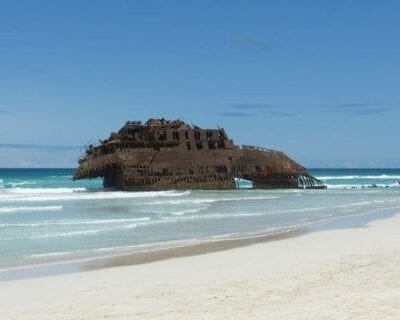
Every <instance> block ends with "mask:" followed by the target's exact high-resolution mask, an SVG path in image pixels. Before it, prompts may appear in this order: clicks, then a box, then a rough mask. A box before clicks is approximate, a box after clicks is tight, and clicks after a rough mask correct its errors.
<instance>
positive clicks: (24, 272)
mask: <svg viewBox="0 0 400 320" xmlns="http://www.w3.org/2000/svg"><path fill="white" fill-rule="evenodd" d="M399 210H400V207H397V206H396V207H392V208H379V209H375V210H372V211H369V212H365V213H362V214H357V215H350V216H343V217H334V218H332V219H327V220H323V221H320V222H317V223H313V224H306V225H304V226H298V227H296V228H286V229H284V228H283V229H281V230H277V231H276V232H272V231H263V230H259V231H256V232H251V233H242V234H235V235H230V236H229V237H226V236H224V237H218V238H214V239H204V240H192V241H190V242H189V243H187V242H182V243H179V244H176V245H166V246H156V247H154V248H153V249H146V250H143V251H140V250H139V251H132V252H125V253H120V254H114V255H108V256H99V257H92V258H86V259H78V260H73V261H59V262H53V263H44V264H39V265H27V266H20V267H15V268H9V269H5V270H2V271H1V272H0V283H1V282H5V281H13V280H21V279H29V278H36V277H46V276H56V275H62V274H67V273H78V272H85V271H92V270H98V269H104V268H114V267H121V266H130V265H132V266H133V265H141V264H148V263H153V262H157V261H163V260H169V259H174V258H182V257H190V256H197V255H203V254H209V253H213V252H220V251H226V250H231V249H235V248H241V247H247V246H251V245H255V244H259V243H267V242H271V241H279V240H284V239H290V238H295V237H299V236H302V235H305V234H308V233H313V232H318V231H321V230H335V229H348V228H360V227H364V226H366V225H367V224H368V223H370V222H372V221H375V220H380V219H385V218H389V217H391V216H394V215H396V214H397V213H398V212H399Z"/></svg>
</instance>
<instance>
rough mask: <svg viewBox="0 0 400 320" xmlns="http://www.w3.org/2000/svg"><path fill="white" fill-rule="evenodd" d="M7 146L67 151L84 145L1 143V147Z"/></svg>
mask: <svg viewBox="0 0 400 320" xmlns="http://www.w3.org/2000/svg"><path fill="white" fill-rule="evenodd" d="M6 148H8V149H36V150H52V151H65V150H80V149H82V148H83V146H73V145H38V144H14V143H0V149H6Z"/></svg>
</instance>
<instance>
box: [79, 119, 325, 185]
mask: <svg viewBox="0 0 400 320" xmlns="http://www.w3.org/2000/svg"><path fill="white" fill-rule="evenodd" d="M97 177H102V178H103V181H104V187H106V188H114V189H117V190H138V191H139V190H166V189H236V188H238V183H237V181H240V180H248V181H251V182H252V187H253V188H258V189H273V188H324V187H325V186H324V185H323V184H322V182H321V181H319V180H317V179H315V178H313V177H312V176H311V175H310V174H309V173H308V172H307V170H306V169H305V168H304V167H302V166H301V165H299V164H298V163H296V162H294V161H293V160H291V159H290V158H289V157H287V156H286V155H285V154H284V153H283V152H280V151H275V150H270V149H265V148H260V147H255V146H238V145H235V144H234V143H233V141H232V140H230V139H229V137H228V136H227V134H226V132H225V130H224V129H222V128H217V129H201V128H200V127H197V126H194V125H188V124H187V123H185V122H183V121H181V120H174V121H169V120H165V119H149V120H148V121H147V122H146V123H144V124H142V122H140V121H128V122H126V124H125V125H124V126H123V127H122V128H121V129H120V130H119V131H118V133H111V135H110V137H109V138H108V139H106V140H103V141H100V144H99V145H96V146H93V145H90V146H89V147H88V148H87V149H86V154H85V156H84V157H83V158H82V159H80V160H79V167H78V169H77V170H76V172H75V175H74V179H86V178H97Z"/></svg>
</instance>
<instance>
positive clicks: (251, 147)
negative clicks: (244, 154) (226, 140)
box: [238, 144, 279, 153]
mask: <svg viewBox="0 0 400 320" xmlns="http://www.w3.org/2000/svg"><path fill="white" fill-rule="evenodd" d="M238 147H239V149H247V150H258V151H265V152H272V153H279V151H277V150H273V149H268V148H264V147H257V146H250V145H245V144H244V145H238Z"/></svg>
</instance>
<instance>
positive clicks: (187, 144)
mask: <svg viewBox="0 0 400 320" xmlns="http://www.w3.org/2000/svg"><path fill="white" fill-rule="evenodd" d="M186 147H187V149H188V150H192V146H191V145H190V142H187V143H186Z"/></svg>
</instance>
